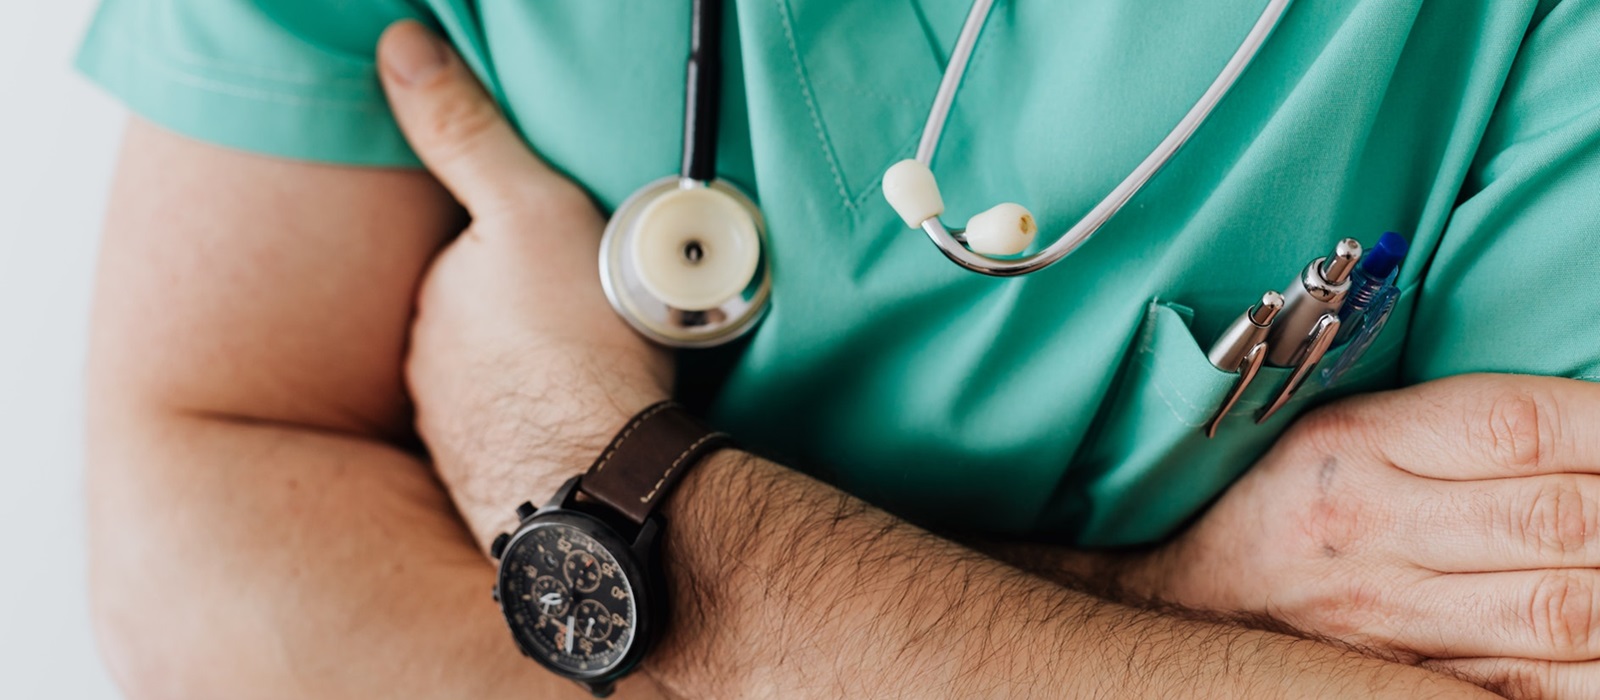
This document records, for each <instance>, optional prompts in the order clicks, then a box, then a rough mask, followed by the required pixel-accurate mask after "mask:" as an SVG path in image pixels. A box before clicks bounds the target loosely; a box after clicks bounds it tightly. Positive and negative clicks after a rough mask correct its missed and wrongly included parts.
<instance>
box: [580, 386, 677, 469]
mask: <svg viewBox="0 0 1600 700" xmlns="http://www.w3.org/2000/svg"><path fill="white" fill-rule="evenodd" d="M674 405H675V404H673V403H672V402H671V401H662V402H659V403H657V404H656V405H654V406H651V407H649V408H646V409H645V410H643V411H640V412H639V415H636V416H634V417H633V420H630V421H628V424H627V425H626V426H624V427H623V429H622V431H621V432H619V433H617V436H616V437H614V438H611V444H609V445H606V451H605V452H602V453H601V454H600V460H599V461H598V462H595V465H594V469H592V470H591V471H594V472H599V471H601V470H603V469H605V468H606V465H607V464H609V463H610V462H611V457H612V456H614V455H616V453H617V447H619V446H621V445H622V442H623V441H624V440H627V439H628V436H629V435H632V434H633V431H635V430H638V429H639V426H640V425H642V424H644V422H645V421H647V420H649V419H650V417H651V416H654V415H655V414H657V413H660V412H662V411H665V410H667V409H668V408H671V407H673V406H674Z"/></svg>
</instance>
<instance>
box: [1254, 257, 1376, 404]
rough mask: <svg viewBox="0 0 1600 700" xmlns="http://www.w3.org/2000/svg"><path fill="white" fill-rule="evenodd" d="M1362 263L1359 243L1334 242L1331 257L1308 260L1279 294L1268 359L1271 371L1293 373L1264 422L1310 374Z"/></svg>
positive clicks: (1329, 344)
mask: <svg viewBox="0 0 1600 700" xmlns="http://www.w3.org/2000/svg"><path fill="white" fill-rule="evenodd" d="M1360 260H1361V243H1359V242H1358V241H1356V240H1355V239H1353V238H1346V239H1344V240H1342V241H1339V244H1338V245H1337V246H1336V247H1335V248H1334V250H1333V254H1332V255H1329V256H1327V257H1323V258H1317V259H1316V260H1313V261H1311V264H1310V265H1307V266H1306V269H1305V270H1303V271H1301V273H1300V277H1299V278H1298V279H1296V280H1295V281H1294V282H1293V283H1291V284H1290V285H1289V289H1288V290H1286V291H1285V292H1284V294H1283V297H1284V306H1283V311H1282V312H1280V313H1279V314H1278V320H1277V321H1276V322H1275V323H1274V324H1273V325H1272V329H1271V331H1270V332H1269V333H1268V334H1267V361H1266V363H1267V364H1268V365H1270V366H1273V367H1293V368H1294V372H1293V373H1292V374H1290V375H1289V379H1288V380H1287V381H1285V382H1284V384H1283V388H1282V389H1280V390H1279V391H1278V395H1277V398H1275V399H1274V400H1273V402H1272V403H1271V404H1270V405H1268V406H1267V407H1266V408H1265V409H1263V410H1262V411H1261V415H1259V416H1258V417H1257V418H1256V422H1257V423H1262V422H1265V421H1266V420H1267V419H1268V418H1271V417H1272V414H1274V413H1277V412H1278V409H1280V408H1283V405H1284V404H1286V403H1288V402H1289V399H1291V398H1293V397H1294V394H1295V392H1296V391H1299V390H1300V387H1301V385H1303V384H1304V383H1305V380H1306V378H1307V377H1309V376H1310V375H1311V370H1312V369H1314V368H1315V367H1316V366H1317V363H1318V362H1321V361H1322V356H1323V355H1325V354H1327V352H1328V348H1329V347H1332V345H1333V338H1334V336H1335V335H1337V334H1338V333H1339V308H1340V307H1341V306H1343V305H1344V297H1345V294H1347V293H1348V292H1349V291H1350V273H1351V272H1352V271H1353V270H1354V269H1355V266H1356V263H1357V262H1359V261H1360Z"/></svg>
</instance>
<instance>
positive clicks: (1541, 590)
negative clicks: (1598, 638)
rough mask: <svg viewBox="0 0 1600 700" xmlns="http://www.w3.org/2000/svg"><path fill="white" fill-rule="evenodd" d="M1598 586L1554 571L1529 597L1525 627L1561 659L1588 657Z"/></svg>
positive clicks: (1591, 641)
mask: <svg viewBox="0 0 1600 700" xmlns="http://www.w3.org/2000/svg"><path fill="white" fill-rule="evenodd" d="M1595 593H1596V591H1595V586H1594V585H1593V582H1592V581H1591V580H1589V579H1587V578H1585V577H1583V576H1580V575H1577V574H1575V573H1572V572H1566V571H1553V572H1550V573H1548V574H1546V575H1544V576H1541V577H1540V578H1539V580H1538V583H1537V584H1536V585H1535V586H1534V588H1533V591H1532V595H1530V596H1529V597H1528V603H1527V606H1528V607H1527V611H1526V613H1525V614H1526V616H1527V619H1526V620H1525V621H1524V622H1525V624H1527V625H1528V626H1529V628H1530V629H1531V630H1532V631H1533V634H1534V637H1535V639H1537V640H1538V641H1539V642H1540V643H1542V644H1545V645H1547V646H1546V649H1547V650H1548V651H1549V652H1550V653H1553V654H1556V655H1559V656H1561V657H1572V656H1577V655H1583V654H1586V653H1588V652H1589V651H1590V650H1591V648H1592V647H1593V646H1594V633H1595V627H1596V620H1595V615H1596V612H1597V610H1600V606H1597V605H1596V604H1595Z"/></svg>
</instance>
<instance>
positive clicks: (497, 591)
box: [489, 583, 500, 603]
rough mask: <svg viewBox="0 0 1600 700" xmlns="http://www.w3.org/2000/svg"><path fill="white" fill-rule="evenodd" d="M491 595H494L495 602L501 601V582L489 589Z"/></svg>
mask: <svg viewBox="0 0 1600 700" xmlns="http://www.w3.org/2000/svg"><path fill="white" fill-rule="evenodd" d="M489 595H490V596H492V597H494V602H496V603H498V602H500V584H498V583H497V584H495V585H494V588H491V589H489Z"/></svg>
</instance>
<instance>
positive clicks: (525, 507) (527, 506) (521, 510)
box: [517, 501, 537, 520]
mask: <svg viewBox="0 0 1600 700" xmlns="http://www.w3.org/2000/svg"><path fill="white" fill-rule="evenodd" d="M535 510H537V508H534V507H533V504H532V503H530V502H528V501H523V502H522V504H521V505H519V506H517V519H518V520H527V519H528V516H530V515H533V512H534V511H535Z"/></svg>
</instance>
